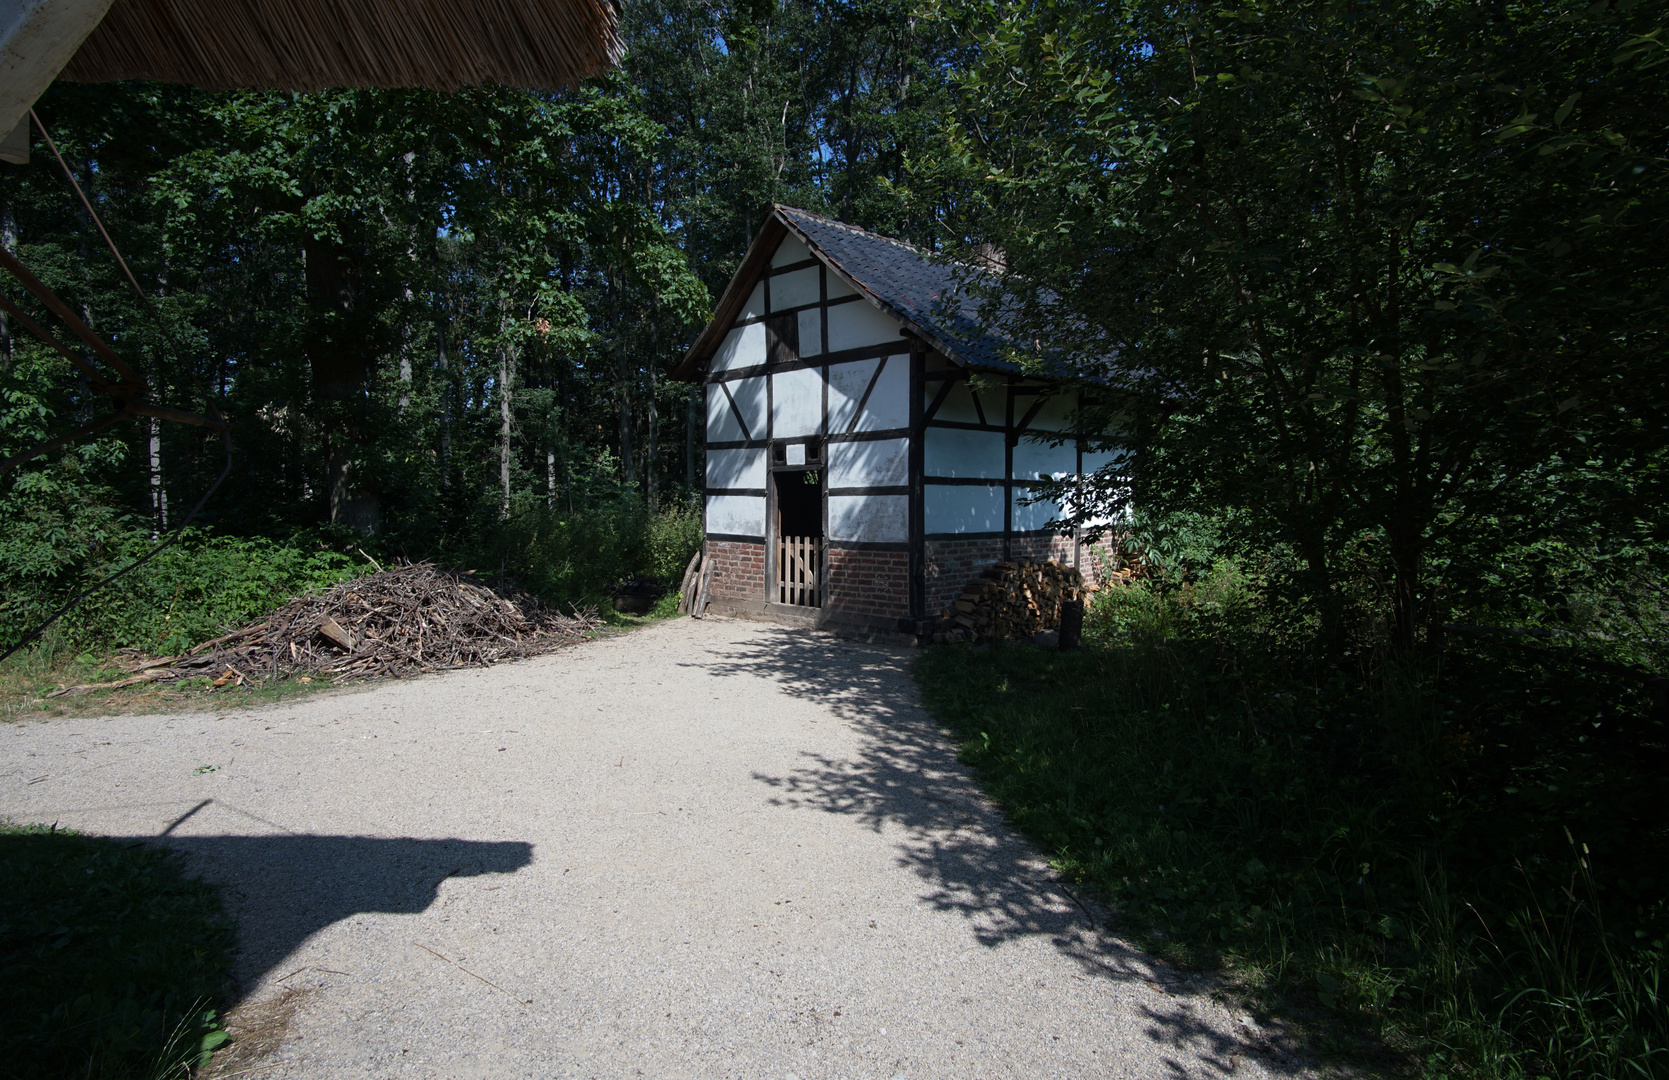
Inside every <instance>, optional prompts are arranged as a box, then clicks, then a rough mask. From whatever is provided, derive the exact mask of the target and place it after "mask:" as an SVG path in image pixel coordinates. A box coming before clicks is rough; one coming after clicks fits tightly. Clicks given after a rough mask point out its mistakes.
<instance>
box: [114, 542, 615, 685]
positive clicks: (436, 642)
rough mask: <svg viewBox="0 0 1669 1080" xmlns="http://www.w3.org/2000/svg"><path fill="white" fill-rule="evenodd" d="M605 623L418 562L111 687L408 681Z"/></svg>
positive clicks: (323, 595) (342, 588) (144, 666)
mask: <svg viewBox="0 0 1669 1080" xmlns="http://www.w3.org/2000/svg"><path fill="white" fill-rule="evenodd" d="M599 625H600V621H599V620H598V618H597V616H596V614H595V613H593V612H589V611H585V612H578V613H575V614H572V615H565V614H563V613H562V612H560V611H557V610H556V609H555V608H553V607H550V606H548V605H546V604H545V603H544V602H542V601H540V600H539V599H538V598H536V597H534V596H532V595H530V594H528V593H525V592H522V591H520V590H519V589H515V588H498V589H492V588H488V587H487V586H486V585H483V584H481V583H479V582H475V581H471V580H469V575H468V574H459V573H454V572H452V571H449V570H443V569H441V568H440V567H437V566H435V565H433V564H431V563H411V564H407V565H404V566H396V567H394V568H392V569H389V570H384V571H382V572H380V573H376V574H370V575H367V576H366V577H362V578H355V579H353V580H352V581H344V582H342V583H341V584H339V585H336V586H334V587H333V588H330V589H327V590H325V591H324V592H320V593H314V594H311V595H308V596H298V597H296V598H295V599H294V600H291V601H290V602H289V603H287V604H285V605H284V606H283V607H281V608H279V609H278V610H277V611H275V612H273V613H272V614H271V615H269V616H267V617H266V618H264V619H261V620H260V621H259V622H255V623H251V624H250V625H248V626H245V627H243V628H242V629H241V630H236V631H233V632H232V633H230V634H227V635H225V636H224V637H219V638H215V639H214V640H213V641H205V642H204V643H203V644H201V645H199V646H197V647H196V648H195V649H192V650H191V651H190V652H187V653H184V654H182V655H180V656H167V657H162V658H160V659H155V660H147V659H144V658H142V657H131V658H130V660H129V662H128V664H127V665H125V666H127V668H128V670H129V671H131V672H133V673H134V674H133V675H131V676H130V677H128V678H126V679H122V680H118V682H117V683H113V684H105V685H106V686H114V685H132V684H134V683H138V682H152V681H156V682H166V681H174V680H178V679H188V678H197V677H202V676H208V677H209V678H211V679H213V680H214V681H213V682H212V683H211V685H213V686H225V685H228V684H231V683H236V684H237V685H240V686H241V685H243V684H244V683H245V682H254V681H259V680H263V679H267V678H271V677H274V676H300V675H305V676H325V677H332V678H334V679H335V680H336V681H339V682H340V681H347V680H351V679H375V678H383V677H388V676H392V677H394V678H403V677H405V676H409V675H419V674H422V673H424V672H429V671H447V670H450V669H452V668H462V667H485V666H488V665H490V664H495V663H497V662H499V661H500V660H510V659H517V658H520V657H526V656H537V655H538V654H540V653H544V652H549V651H550V650H552V649H554V648H556V647H558V646H560V645H564V644H567V643H569V642H573V641H578V640H580V639H582V638H584V637H586V636H587V635H588V634H590V633H591V632H592V631H594V630H595V629H596V628H597V627H598V626H599ZM89 689H91V688H89Z"/></svg>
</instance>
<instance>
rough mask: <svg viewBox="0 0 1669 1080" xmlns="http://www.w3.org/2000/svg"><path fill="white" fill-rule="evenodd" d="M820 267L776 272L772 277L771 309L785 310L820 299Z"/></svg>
mask: <svg viewBox="0 0 1669 1080" xmlns="http://www.w3.org/2000/svg"><path fill="white" fill-rule="evenodd" d="M820 269H821V268H820V267H816V266H808V267H806V268H805V269H804V270H796V271H794V272H793V273H791V274H777V275H776V276H774V277H772V278H771V310H772V311H786V310H788V309H789V308H797V307H803V306H804V305H806V304H815V303H817V302H818V301H819V300H821V299H822V295H821V294H822V285H821V284H820V278H819V276H818V275H819V271H820Z"/></svg>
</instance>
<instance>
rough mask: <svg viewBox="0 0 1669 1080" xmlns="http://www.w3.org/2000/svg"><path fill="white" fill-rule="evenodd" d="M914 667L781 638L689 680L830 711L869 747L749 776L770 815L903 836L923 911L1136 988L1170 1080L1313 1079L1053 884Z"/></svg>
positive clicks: (832, 642) (752, 646)
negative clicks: (756, 684)
mask: <svg viewBox="0 0 1669 1080" xmlns="http://www.w3.org/2000/svg"><path fill="white" fill-rule="evenodd" d="M915 655H916V654H915V653H913V652H911V651H909V650H904V649H894V648H886V647H878V646H869V645H862V644H858V643H854V642H850V641H843V640H839V639H836V638H832V637H829V636H827V635H822V634H812V633H806V632H804V631H794V630H776V631H772V632H769V633H768V634H767V635H766V636H765V637H764V638H763V639H762V638H761V637H759V636H758V635H757V634H750V636H749V637H748V638H747V639H746V640H739V641H734V642H731V643H728V644H725V645H719V646H715V647H713V648H712V649H710V650H709V652H708V654H707V658H706V659H704V660H703V661H700V662H693V663H691V664H690V665H689V666H692V667H695V668H698V669H699V670H701V671H702V672H703V673H704V674H705V675H707V676H709V677H715V678H721V679H722V678H739V677H750V678H761V677H763V678H768V679H770V680H772V681H773V682H775V683H777V684H778V685H779V686H780V687H781V689H782V692H783V693H786V694H788V695H790V696H792V697H796V698H801V699H804V700H808V701H815V702H818V703H820V704H822V705H824V706H825V707H827V708H830V709H832V710H833V711H834V712H835V714H836V715H837V716H839V717H840V718H841V719H842V720H843V721H845V722H846V723H847V724H849V725H850V726H851V727H852V728H853V729H854V730H855V731H857V732H858V733H859V734H860V735H861V736H863V744H862V746H861V748H860V749H859V750H858V751H857V753H856V754H855V755H853V756H851V757H846V758H834V757H828V756H824V755H821V754H815V753H810V752H806V753H804V754H803V762H802V764H801V765H800V766H799V767H798V768H796V769H794V770H793V771H792V772H790V773H788V774H787V775H783V776H770V775H765V774H761V773H756V774H754V778H755V779H756V780H758V781H759V782H760V783H763V784H766V785H768V786H769V787H771V788H772V789H773V790H774V792H775V795H774V796H773V798H772V802H773V803H774V804H776V805H781V806H791V807H798V808H803V809H807V810H814V811H819V812H822V813H829V814H838V815H841V816H843V817H849V818H854V819H856V820H858V821H861V822H862V823H863V824H864V825H865V826H866V827H868V828H870V829H872V830H874V831H876V832H880V831H882V830H883V829H884V828H887V827H893V828H897V829H900V830H901V831H902V832H903V834H904V838H903V839H902V840H901V841H900V842H899V844H898V849H897V850H898V864H899V866H900V867H902V868H904V869H907V870H909V871H910V872H911V873H913V874H915V875H916V876H917V877H918V878H919V879H921V881H922V883H923V885H924V886H925V889H924V891H923V893H922V898H923V899H924V900H925V901H927V902H928V903H929V904H931V905H933V906H934V907H936V908H938V909H939V910H942V911H947V912H953V913H955V914H957V915H959V916H961V917H962V918H963V919H964V920H965V922H966V924H967V926H968V928H969V930H970V932H971V933H972V934H973V936H974V938H975V939H976V940H977V941H978V942H980V943H981V944H982V945H985V946H987V947H997V946H1000V945H1003V944H1005V943H1007V942H1012V941H1017V940H1020V939H1025V938H1042V939H1046V940H1048V941H1049V942H1050V943H1051V944H1052V945H1053V946H1054V947H1055V948H1056V949H1057V950H1058V951H1059V952H1060V953H1061V954H1063V955H1065V956H1067V957H1069V958H1071V959H1072V960H1073V961H1074V962H1075V963H1076V964H1077V965H1078V966H1079V967H1080V968H1081V969H1082V970H1083V971H1084V973H1085V974H1087V975H1089V976H1091V977H1093V978H1096V979H1104V980H1109V981H1111V982H1114V983H1118V984H1123V985H1125V986H1128V987H1131V988H1132V989H1134V988H1135V987H1137V986H1141V987H1142V989H1141V990H1139V991H1137V992H1139V993H1140V994H1141V995H1142V997H1141V999H1140V1000H1139V1003H1138V1004H1137V1006H1136V1008H1137V1011H1138V1013H1139V1014H1140V1015H1142V1016H1143V1017H1144V1018H1145V1019H1146V1020H1147V1021H1148V1024H1147V1027H1146V1034H1147V1036H1148V1037H1149V1038H1151V1039H1153V1040H1154V1041H1155V1042H1157V1043H1159V1044H1161V1045H1162V1046H1164V1047H1166V1049H1167V1050H1168V1051H1172V1052H1173V1053H1174V1054H1175V1055H1176V1057H1171V1056H1166V1057H1165V1058H1164V1059H1163V1060H1164V1061H1165V1063H1166V1065H1167V1066H1168V1068H1169V1069H1170V1070H1171V1072H1172V1074H1173V1075H1177V1076H1191V1075H1196V1072H1197V1066H1196V1067H1195V1068H1190V1067H1189V1066H1187V1065H1186V1064H1184V1062H1186V1061H1189V1060H1192V1061H1193V1062H1196V1063H1198V1065H1203V1066H1204V1068H1205V1069H1206V1070H1207V1071H1208V1072H1222V1073H1225V1074H1226V1073H1228V1072H1232V1071H1234V1069H1235V1067H1236V1065H1235V1062H1236V1059H1237V1058H1241V1057H1247V1056H1255V1057H1256V1058H1257V1059H1258V1060H1259V1062H1260V1064H1261V1065H1262V1067H1263V1068H1264V1069H1265V1070H1267V1071H1269V1072H1271V1073H1274V1074H1277V1075H1296V1074H1299V1073H1306V1072H1308V1071H1310V1069H1311V1068H1312V1067H1313V1061H1312V1059H1311V1055H1309V1054H1308V1053H1307V1052H1305V1051H1304V1049H1303V1047H1302V1046H1301V1045H1299V1044H1298V1042H1297V1041H1296V1040H1295V1039H1294V1038H1292V1037H1291V1036H1289V1035H1286V1034H1284V1033H1283V1032H1281V1031H1279V1030H1275V1029H1269V1028H1252V1027H1249V1026H1244V1025H1242V1024H1239V1023H1230V1022H1227V1021H1224V1020H1218V1019H1216V1018H1212V1019H1209V1020H1208V1019H1207V1018H1206V1017H1205V1016H1204V1015H1202V1008H1201V1006H1202V1004H1203V1002H1204V1000H1205V998H1206V997H1207V995H1209V993H1210V992H1211V990H1212V989H1214V988H1215V985H1216V984H1215V983H1214V981H1213V980H1211V979H1209V978H1206V977H1199V976H1192V975H1189V974H1187V973H1185V972H1181V971H1178V970H1176V969H1174V968H1171V967H1169V966H1167V965H1165V964H1163V963H1161V962H1160V961H1158V960H1156V959H1154V958H1153V957H1151V956H1148V955H1146V954H1145V953H1142V952H1141V951H1139V950H1137V949H1135V948H1133V947H1131V946H1130V945H1129V944H1128V943H1127V942H1125V941H1123V940H1121V939H1120V938H1118V937H1117V936H1116V935H1114V934H1113V933H1111V932H1110V930H1109V928H1108V925H1107V924H1108V920H1107V916H1106V913H1105V912H1103V911H1102V910H1101V909H1100V908H1099V907H1098V906H1097V905H1096V904H1094V903H1093V901H1090V900H1089V899H1088V898H1086V897H1081V896H1079V895H1078V894H1076V893H1075V892H1074V891H1073V890H1072V889H1070V888H1069V887H1068V886H1067V885H1066V884H1065V883H1064V882H1061V881H1060V880H1059V879H1058V878H1057V877H1056V875H1055V874H1054V873H1053V871H1052V870H1051V869H1050V867H1049V866H1048V864H1047V862H1046V861H1045V860H1044V859H1043V858H1042V857H1041V856H1040V855H1039V854H1038V853H1037V851H1036V850H1035V849H1034V848H1033V847H1032V846H1031V845H1030V844H1029V843H1028V842H1027V841H1025V840H1024V839H1023V838H1021V837H1020V836H1019V835H1018V833H1017V832H1016V831H1015V830H1014V829H1013V828H1012V827H1011V826H1010V825H1009V824H1008V823H1007V821H1005V820H1004V818H1003V814H1002V811H1001V810H999V809H998V808H997V807H996V806H995V805H994V804H993V803H992V802H991V801H990V800H989V799H988V798H986V796H985V795H984V793H983V792H982V791H981V790H980V788H979V786H978V784H977V782H976V781H975V779H974V776H973V773H972V771H971V770H970V769H969V768H968V767H966V766H964V765H963V764H961V763H960V762H958V761H957V759H956V748H955V745H954V743H953V742H952V740H951V738H950V736H949V735H948V734H947V733H946V732H945V731H944V730H943V729H942V728H941V727H940V726H939V725H938V723H937V722H935V721H934V720H933V719H932V718H931V717H930V716H929V715H928V714H927V712H926V710H924V709H923V708H922V707H921V705H920V699H919V694H918V691H917V688H916V684H915V681H914V679H913V678H912V677H911V674H910V666H911V664H912V663H913V661H914V657H915ZM1211 1011H1213V1012H1215V1011H1216V1010H1215V1009H1213V1010H1211ZM1178 1058H1180V1060H1178Z"/></svg>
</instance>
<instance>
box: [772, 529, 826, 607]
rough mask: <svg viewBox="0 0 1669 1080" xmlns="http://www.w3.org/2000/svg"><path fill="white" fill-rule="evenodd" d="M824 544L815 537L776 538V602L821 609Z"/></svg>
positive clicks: (820, 539)
mask: <svg viewBox="0 0 1669 1080" xmlns="http://www.w3.org/2000/svg"><path fill="white" fill-rule="evenodd" d="M822 567H823V541H822V538H820V537H816V536H779V537H778V538H777V603H779V604H794V605H797V606H799V607H818V606H819V599H818V592H819V590H818V587H817V586H818V580H819V579H820V578H821V576H822V573H821V572H822Z"/></svg>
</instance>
